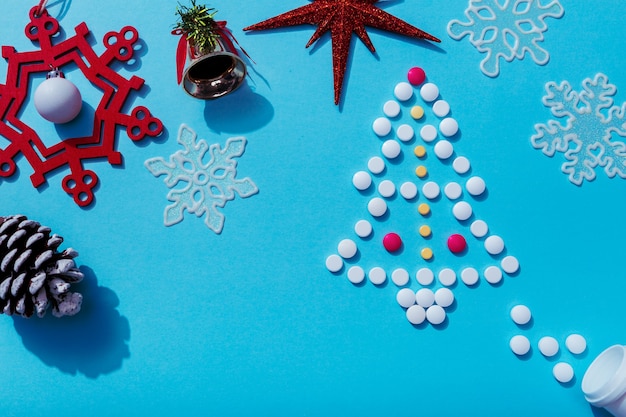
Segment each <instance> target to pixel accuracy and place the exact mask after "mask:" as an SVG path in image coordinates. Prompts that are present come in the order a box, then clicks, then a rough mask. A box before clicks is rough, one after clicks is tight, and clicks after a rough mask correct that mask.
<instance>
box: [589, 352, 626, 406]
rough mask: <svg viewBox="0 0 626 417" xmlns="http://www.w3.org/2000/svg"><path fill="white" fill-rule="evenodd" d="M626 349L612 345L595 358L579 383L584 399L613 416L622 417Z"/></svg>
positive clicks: (625, 375) (625, 391)
mask: <svg viewBox="0 0 626 417" xmlns="http://www.w3.org/2000/svg"><path fill="white" fill-rule="evenodd" d="M625 383H626V347H625V346H622V345H613V346H611V347H609V348H607V349H606V350H604V351H603V352H602V353H600V355H598V357H596V358H595V359H594V360H593V362H592V363H591V365H589V368H587V371H586V372H585V375H584V376H583V380H582V383H581V387H582V391H583V393H584V394H585V399H586V400H587V401H589V403H590V404H592V405H594V406H596V407H604V408H605V409H606V410H607V411H609V412H610V413H611V414H613V415H614V416H618V417H624V414H625V410H624V405H626V404H625V403H624V395H625V394H626V390H625V389H624V384H625Z"/></svg>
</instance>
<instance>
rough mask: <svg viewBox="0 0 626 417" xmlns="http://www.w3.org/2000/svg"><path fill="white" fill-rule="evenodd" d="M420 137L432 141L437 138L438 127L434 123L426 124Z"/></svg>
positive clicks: (421, 130) (425, 140)
mask: <svg viewBox="0 0 626 417" xmlns="http://www.w3.org/2000/svg"><path fill="white" fill-rule="evenodd" d="M420 137H421V138H422V140H423V141H424V142H432V141H433V140H435V139H437V128H436V127H435V126H433V125H424V127H422V128H421V129H420Z"/></svg>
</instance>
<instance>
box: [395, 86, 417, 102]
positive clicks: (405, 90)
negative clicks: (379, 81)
mask: <svg viewBox="0 0 626 417" xmlns="http://www.w3.org/2000/svg"><path fill="white" fill-rule="evenodd" d="M393 95H395V96H396V98H397V99H398V100H400V101H407V100H408V99H410V98H411V97H413V87H412V86H411V84H409V83H407V82H405V81H403V82H401V83H398V84H396V87H395V88H394V89H393Z"/></svg>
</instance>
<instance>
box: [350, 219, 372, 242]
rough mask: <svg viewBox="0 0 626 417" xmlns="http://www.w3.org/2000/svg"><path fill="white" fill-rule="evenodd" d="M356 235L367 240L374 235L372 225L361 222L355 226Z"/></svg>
mask: <svg viewBox="0 0 626 417" xmlns="http://www.w3.org/2000/svg"><path fill="white" fill-rule="evenodd" d="M354 233H356V235H357V236H358V237H361V238H366V237H368V236H369V235H371V234H372V224H371V223H370V222H368V221H367V220H359V221H358V222H356V224H355V225H354Z"/></svg>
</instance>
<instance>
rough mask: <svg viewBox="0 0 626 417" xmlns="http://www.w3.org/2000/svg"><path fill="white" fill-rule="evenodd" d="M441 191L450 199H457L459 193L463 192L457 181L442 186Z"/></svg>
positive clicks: (459, 195)
mask: <svg viewBox="0 0 626 417" xmlns="http://www.w3.org/2000/svg"><path fill="white" fill-rule="evenodd" d="M443 193H444V194H445V195H446V197H448V198H449V199H450V200H457V199H458V198H460V197H461V194H463V190H462V189H461V186H460V185H459V183H458V182H449V183H447V184H446V186H445V187H444V188H443Z"/></svg>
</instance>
